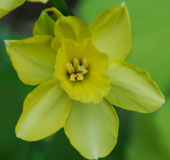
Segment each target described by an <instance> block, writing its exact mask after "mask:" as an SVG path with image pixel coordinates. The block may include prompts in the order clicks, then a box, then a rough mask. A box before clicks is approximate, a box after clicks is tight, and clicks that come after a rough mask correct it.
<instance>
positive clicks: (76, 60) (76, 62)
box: [73, 58, 80, 70]
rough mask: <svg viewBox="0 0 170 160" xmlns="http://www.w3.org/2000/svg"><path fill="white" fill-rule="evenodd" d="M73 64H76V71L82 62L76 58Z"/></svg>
mask: <svg viewBox="0 0 170 160" xmlns="http://www.w3.org/2000/svg"><path fill="white" fill-rule="evenodd" d="M73 64H74V69H75V70H76V69H77V67H78V66H79V65H80V62H79V60H78V59H77V58H74V61H73Z"/></svg>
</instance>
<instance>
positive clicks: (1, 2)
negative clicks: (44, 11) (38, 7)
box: [0, 0, 48, 18]
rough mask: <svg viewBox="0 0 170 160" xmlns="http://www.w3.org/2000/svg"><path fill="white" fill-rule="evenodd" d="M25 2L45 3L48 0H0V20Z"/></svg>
mask: <svg viewBox="0 0 170 160" xmlns="http://www.w3.org/2000/svg"><path fill="white" fill-rule="evenodd" d="M26 1H30V2H42V3H46V2H47V1H48V0H0V18H2V17H3V16H5V15H6V14H8V13H9V12H11V11H12V10H14V9H15V8H17V7H19V6H20V5H22V4H23V3H24V2H26Z"/></svg>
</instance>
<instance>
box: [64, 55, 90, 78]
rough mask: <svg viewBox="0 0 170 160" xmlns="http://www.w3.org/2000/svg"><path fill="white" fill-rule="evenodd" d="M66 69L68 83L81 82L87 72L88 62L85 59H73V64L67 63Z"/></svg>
mask: <svg viewBox="0 0 170 160" xmlns="http://www.w3.org/2000/svg"><path fill="white" fill-rule="evenodd" d="M66 67H67V72H68V74H69V76H70V81H82V80H83V79H84V75H85V74H86V73H87V72H88V70H87V69H88V61H87V59H86V58H83V59H82V61H79V60H78V59H77V58H74V60H73V63H67V64H66Z"/></svg>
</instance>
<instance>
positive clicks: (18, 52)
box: [5, 36, 56, 85]
mask: <svg viewBox="0 0 170 160" xmlns="http://www.w3.org/2000/svg"><path fill="white" fill-rule="evenodd" d="M51 41H52V37H51V36H36V37H32V38H28V39H24V40H16V41H15V40H9V41H5V42H6V49H7V52H8V55H9V56H10V59H11V61H12V64H13V66H14V68H15V70H16V71H17V73H18V76H19V78H20V79H21V80H22V81H23V83H25V84H29V85H36V84H39V83H41V82H43V81H45V80H48V79H50V78H52V77H53V72H54V64H55V57H56V52H54V51H53V50H52V49H51Z"/></svg>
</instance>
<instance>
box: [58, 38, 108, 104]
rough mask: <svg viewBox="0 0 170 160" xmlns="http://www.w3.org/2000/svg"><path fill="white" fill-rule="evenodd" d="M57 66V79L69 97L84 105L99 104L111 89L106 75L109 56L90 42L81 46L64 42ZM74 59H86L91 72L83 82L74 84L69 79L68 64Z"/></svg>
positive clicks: (59, 52) (72, 42) (70, 41)
mask: <svg viewBox="0 0 170 160" xmlns="http://www.w3.org/2000/svg"><path fill="white" fill-rule="evenodd" d="M62 44H63V45H62V47H61V48H60V49H59V51H58V53H57V58H56V65H55V69H56V71H55V77H56V78H57V79H59V81H60V82H61V86H62V87H63V89H64V90H65V91H66V92H67V94H68V95H69V97H70V98H71V99H74V100H78V101H81V102H84V103H98V102H99V101H100V100H101V99H102V98H103V97H104V95H106V94H107V93H108V91H109V89H110V84H109V82H110V80H109V77H108V76H107V75H106V71H107V68H108V56H107V55H106V54H104V53H101V52H99V51H98V50H97V49H96V48H95V47H94V46H93V44H92V42H91V41H90V40H87V41H86V42H85V43H84V44H82V45H80V44H77V43H76V42H74V41H72V40H63V42H62ZM74 58H77V59H79V60H81V59H83V58H86V59H87V61H88V63H89V70H88V73H87V75H85V78H84V80H83V81H79V82H72V81H70V79H69V76H68V73H67V68H66V64H67V63H68V62H72V61H73V60H74Z"/></svg>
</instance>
